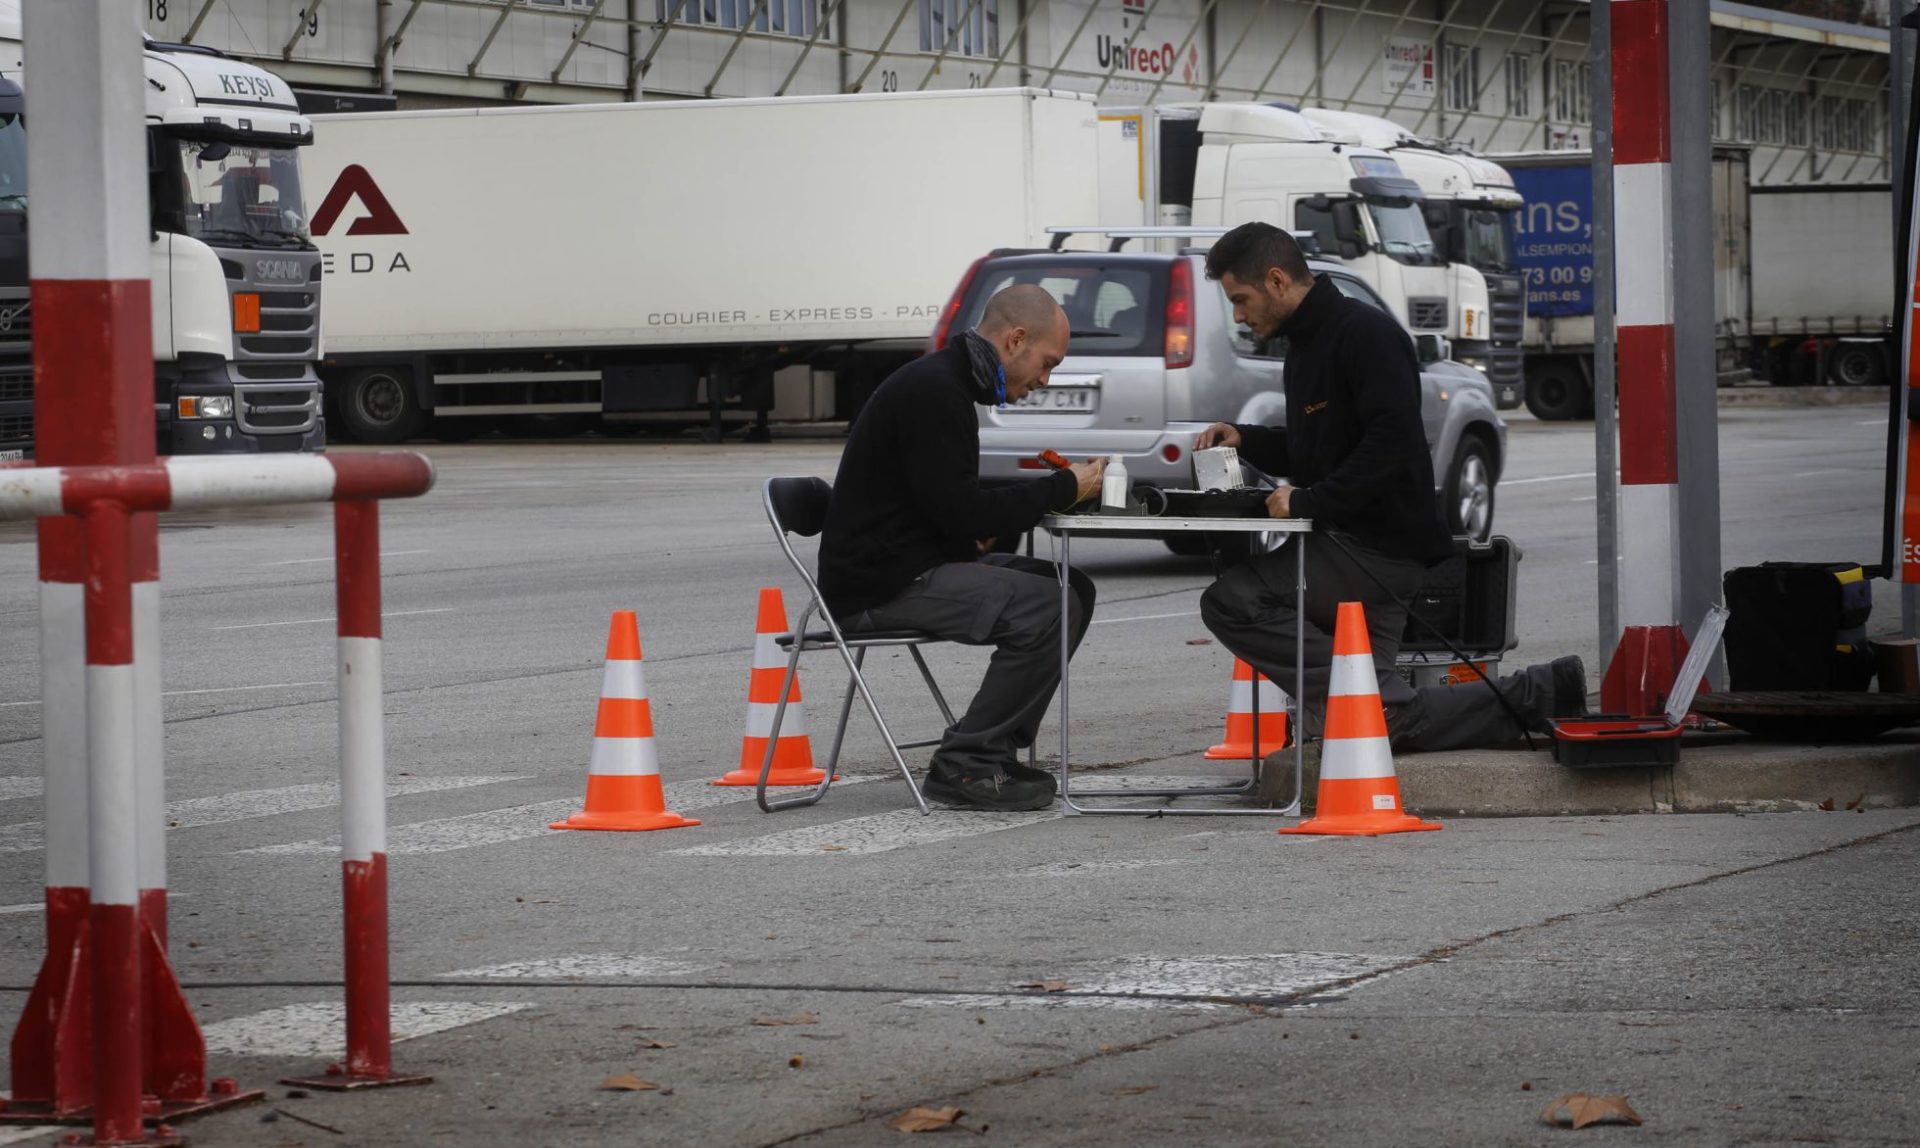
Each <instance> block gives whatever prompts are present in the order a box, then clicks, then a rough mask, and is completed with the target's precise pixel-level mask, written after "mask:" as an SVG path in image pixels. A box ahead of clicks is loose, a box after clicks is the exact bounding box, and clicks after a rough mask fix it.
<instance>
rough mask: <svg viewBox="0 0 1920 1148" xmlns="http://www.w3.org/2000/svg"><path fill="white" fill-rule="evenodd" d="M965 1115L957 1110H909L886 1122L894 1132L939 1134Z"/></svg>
mask: <svg viewBox="0 0 1920 1148" xmlns="http://www.w3.org/2000/svg"><path fill="white" fill-rule="evenodd" d="M965 1115H966V1113H965V1112H963V1111H961V1110H960V1109H958V1108H924V1107H919V1108H909V1109H907V1110H906V1111H905V1112H902V1113H901V1114H900V1115H898V1116H896V1117H894V1118H893V1119H892V1120H889V1121H887V1127H889V1128H891V1129H893V1130H894V1131H895V1132H939V1131H940V1130H942V1129H945V1128H951V1127H953V1126H954V1124H955V1123H956V1122H957V1121H958V1120H959V1119H960V1118H961V1117H962V1116H965Z"/></svg>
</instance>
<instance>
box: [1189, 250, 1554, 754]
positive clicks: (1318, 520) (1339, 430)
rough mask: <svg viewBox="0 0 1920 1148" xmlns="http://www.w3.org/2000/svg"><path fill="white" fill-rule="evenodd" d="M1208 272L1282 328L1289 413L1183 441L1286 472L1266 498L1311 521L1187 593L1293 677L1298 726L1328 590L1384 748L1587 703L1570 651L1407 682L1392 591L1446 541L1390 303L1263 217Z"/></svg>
mask: <svg viewBox="0 0 1920 1148" xmlns="http://www.w3.org/2000/svg"><path fill="white" fill-rule="evenodd" d="M1207 277H1208V278H1210V279H1217V280H1219V282H1220V286H1221V287H1222V288H1224V289H1225V291H1226V294H1227V299H1228V300H1229V301H1230V302H1231V303H1232V304H1233V318H1234V321H1235V322H1237V323H1245V324H1247V325H1248V326H1249V327H1251V328H1252V329H1253V332H1254V334H1255V335H1257V336H1259V337H1260V338H1262V339H1272V338H1274V337H1275V336H1285V337H1286V339H1287V340H1288V344H1287V351H1286V365H1285V367H1284V371H1285V382H1286V395H1287V424H1286V426H1284V427H1261V426H1238V425H1234V424H1231V423H1215V424H1214V425H1212V426H1210V427H1208V428H1207V429H1206V430H1205V431H1202V432H1201V434H1200V436H1199V439H1198V440H1197V441H1196V443H1195V445H1196V446H1198V447H1210V446H1219V445H1222V444H1225V445H1227V446H1231V447H1235V448H1237V449H1238V450H1239V453H1240V456H1241V458H1243V459H1245V460H1246V461H1247V462H1249V463H1251V464H1252V465H1253V466H1255V467H1257V468H1259V469H1260V470H1263V471H1265V472H1267V473H1268V474H1273V475H1285V476H1286V478H1287V482H1286V483H1285V484H1283V485H1282V486H1281V487H1280V488H1279V489H1278V490H1275V491H1274V492H1273V493H1272V494H1271V495H1270V496H1269V497H1268V499H1267V512H1268V513H1269V514H1271V515H1273V517H1275V518H1311V519H1312V520H1313V526H1314V531H1313V533H1312V534H1304V535H1303V534H1292V535H1289V536H1288V541H1287V543H1286V545H1285V546H1283V547H1281V548H1280V549H1279V550H1277V551H1275V552H1273V553H1271V554H1264V555H1260V556H1257V557H1255V558H1254V559H1253V560H1251V561H1249V562H1246V563H1243V564H1242V565H1240V566H1237V567H1235V568H1233V569H1232V570H1229V571H1228V572H1227V573H1226V574H1224V575H1222V576H1221V577H1220V578H1219V580H1217V581H1216V582H1214V584H1213V585H1212V586H1209V587H1208V588H1207V592H1206V593H1205V594H1204V595H1203V596H1202V597H1201V599H1200V616H1201V619H1202V620H1203V621H1205V622H1206V624H1207V628H1208V629H1209V630H1211V631H1213V633H1214V635H1215V636H1216V637H1218V638H1219V639H1220V642H1221V644H1222V645H1224V646H1226V647H1227V648H1228V649H1230V650H1232V651H1233V652H1234V653H1235V654H1237V655H1239V656H1240V657H1241V658H1242V659H1244V660H1245V661H1246V662H1247V663H1248V664H1250V665H1252V666H1253V667H1254V668H1255V669H1257V670H1259V671H1260V672H1261V673H1263V674H1265V675H1266V676H1267V677H1268V678H1270V679H1272V680H1273V682H1274V683H1275V684H1277V685H1278V686H1279V687H1280V688H1281V689H1283V690H1285V691H1287V693H1288V694H1290V695H1292V696H1294V697H1299V696H1302V690H1303V689H1304V694H1305V698H1306V702H1307V705H1306V723H1305V724H1306V726H1307V735H1308V736H1309V737H1310V738H1313V737H1318V736H1319V734H1320V725H1321V721H1322V718H1323V715H1324V713H1325V711H1326V704H1327V689H1328V684H1329V681H1330V679H1331V677H1332V672H1333V629H1334V619H1335V617H1336V616H1337V614H1338V610H1339V604H1340V603H1341V602H1355V601H1357V602H1360V603H1363V604H1364V605H1365V606H1366V611H1367V636H1368V638H1369V640H1370V641H1371V643H1372V646H1373V663H1374V670H1375V673H1376V676H1377V677H1378V679H1379V685H1380V698H1381V701H1382V702H1383V703H1385V706H1386V711H1387V734H1388V736H1389V737H1390V738H1391V739H1392V744H1393V747H1394V748H1395V749H1404V750H1439V749H1454V748H1458V747H1462V746H1471V745H1498V744H1502V743H1505V742H1510V741H1513V740H1516V739H1517V738H1519V737H1520V734H1521V730H1522V729H1523V728H1525V729H1528V730H1532V731H1534V732H1545V731H1546V729H1547V719H1548V718H1550V717H1565V716H1568V715H1572V714H1584V713H1585V712H1586V693H1587V679H1586V670H1585V668H1584V667H1583V666H1582V665H1581V664H1580V659H1579V658H1561V659H1559V660H1558V661H1555V662H1553V663H1552V664H1551V665H1546V666H1529V667H1528V668H1527V669H1526V670H1524V671H1522V672H1521V673H1517V674H1513V675H1510V676H1508V677H1505V678H1501V679H1500V680H1499V681H1497V682H1495V683H1494V686H1495V689H1488V688H1487V685H1486V683H1483V682H1480V681H1478V680H1475V681H1472V682H1469V683H1466V684H1463V685H1456V686H1431V687H1427V688H1425V689H1420V690H1415V689H1413V688H1412V687H1411V686H1409V685H1408V684H1407V683H1406V682H1405V681H1404V680H1402V679H1401V677H1400V675H1399V674H1398V673H1397V672H1396V671H1395V670H1394V657H1395V655H1396V654H1398V653H1399V650H1400V636H1401V634H1402V633H1403V632H1404V631H1405V629H1406V625H1407V611H1406V607H1405V606H1403V605H1402V603H1404V602H1406V601H1407V600H1408V599H1409V598H1411V597H1412V596H1413V594H1414V593H1415V592H1416V591H1418V590H1419V589H1420V584H1421V582H1422V581H1423V580H1424V579H1425V572H1426V569H1427V567H1428V566H1431V565H1432V564H1434V563H1436V562H1439V561H1441V560H1442V559H1444V558H1446V557H1448V556H1449V555H1451V554H1452V553H1453V541H1452V539H1451V537H1450V535H1449V533H1448V531H1447V527H1446V523H1445V522H1444V521H1442V519H1441V517H1440V506H1439V501H1438V499H1437V498H1436V497H1435V495H1434V483H1433V458H1432V455H1431V453H1430V451H1429V449H1428V446H1427V435H1426V430H1425V429H1424V426H1423V424H1422V422H1421V418H1420V363H1419V357H1418V356H1417V355H1416V354H1415V353H1414V349H1413V343H1412V341H1411V340H1410V339H1408V338H1407V333H1406V332H1405V331H1403V330H1401V328H1400V324H1399V323H1398V322H1397V321H1396V320H1395V319H1394V318H1393V317H1392V316H1391V315H1388V314H1387V313H1386V312H1384V311H1381V310H1380V309H1379V308H1377V307H1374V306H1372V305H1370V304H1367V303H1363V302H1361V301H1359V300H1357V299H1350V298H1348V297H1347V296H1345V295H1343V294H1341V293H1340V291H1339V289H1338V288H1336V287H1335V286H1334V285H1333V283H1332V282H1330V281H1328V280H1326V279H1317V278H1316V277H1315V276H1314V275H1313V273H1312V271H1311V270H1310V269H1309V268H1308V267H1307V262H1306V259H1305V257H1304V256H1303V255H1302V254H1301V251H1300V246H1299V244H1297V243H1295V242H1294V239H1293V237H1292V236H1291V235H1288V234H1287V233H1286V232H1284V231H1281V230H1279V229H1278V228H1276V227H1272V226H1270V225H1268V224H1265V223H1248V224H1243V225H1241V226H1239V227H1236V228H1234V229H1233V230H1232V231H1229V232H1227V233H1226V234H1225V235H1223V236H1221V237H1220V239H1219V240H1218V241H1217V242H1215V243H1214V245H1213V248H1212V249H1211V250H1210V251H1209V252H1208V253H1207ZM1302 545H1304V546H1305V547H1306V548H1307V572H1306V579H1307V595H1306V606H1307V616H1306V618H1305V620H1304V621H1303V620H1302V619H1300V618H1299V617H1298V616H1296V615H1295V613H1294V597H1295V583H1294V571H1295V569H1296V567H1295V549H1294V548H1295V547H1297V546H1302ZM1303 627H1304V629H1305V631H1306V672H1307V677H1306V681H1305V682H1304V683H1298V682H1295V681H1294V672H1293V667H1294V639H1295V636H1296V635H1297V634H1298V633H1299V632H1300V630H1301V629H1302V628H1303ZM1496 690H1497V691H1498V696H1496ZM1503 699H1504V700H1503ZM1282 772H1283V771H1281V770H1278V769H1273V770H1263V771H1262V776H1263V778H1267V777H1273V778H1278V777H1279V776H1280V775H1281V773H1282ZM1289 783H1290V782H1289Z"/></svg>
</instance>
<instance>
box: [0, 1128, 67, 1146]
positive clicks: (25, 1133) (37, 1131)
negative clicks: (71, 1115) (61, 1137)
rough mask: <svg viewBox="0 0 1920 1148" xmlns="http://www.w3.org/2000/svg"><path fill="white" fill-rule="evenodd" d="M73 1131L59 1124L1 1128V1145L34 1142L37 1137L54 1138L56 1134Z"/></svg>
mask: <svg viewBox="0 0 1920 1148" xmlns="http://www.w3.org/2000/svg"><path fill="white" fill-rule="evenodd" d="M71 1131H72V1129H70V1128H67V1127H65V1126H63V1125H59V1124H28V1125H24V1126H22V1127H19V1128H0V1144H18V1143H20V1142H21V1141H22V1140H32V1139H33V1138H35V1137H36V1136H52V1135H53V1134H55V1133H56V1132H71Z"/></svg>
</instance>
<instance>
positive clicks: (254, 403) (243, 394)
mask: <svg viewBox="0 0 1920 1148" xmlns="http://www.w3.org/2000/svg"><path fill="white" fill-rule="evenodd" d="M233 396H234V398H235V399H236V400H238V401H237V402H236V403H235V409H234V412H233V414H234V421H235V422H237V423H239V424H240V429H241V430H243V431H247V432H249V433H253V434H259V433H261V432H267V433H274V432H286V431H306V430H309V429H311V428H312V427H313V423H314V418H315V416H316V414H317V412H318V411H319V409H320V395H319V393H318V391H317V389H316V388H313V387H283V386H276V385H274V384H272V383H235V384H234V387H233Z"/></svg>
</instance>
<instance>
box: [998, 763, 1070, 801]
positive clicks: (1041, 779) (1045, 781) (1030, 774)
mask: <svg viewBox="0 0 1920 1148" xmlns="http://www.w3.org/2000/svg"><path fill="white" fill-rule="evenodd" d="M1000 768H1002V769H1004V770H1006V771H1007V776H1008V777H1011V778H1012V779H1013V780H1015V781H1032V782H1037V783H1039V784H1041V785H1044V786H1046V787H1047V792H1048V793H1058V792H1060V778H1059V777H1058V776H1057V775H1056V774H1055V773H1054V772H1053V770H1051V769H1041V768H1039V767H1038V766H1032V765H1028V764H1027V763H1026V762H1024V761H1020V760H1018V759H1015V760H1013V761H1008V762H1004V763H1002V765H1001V767H1000Z"/></svg>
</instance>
